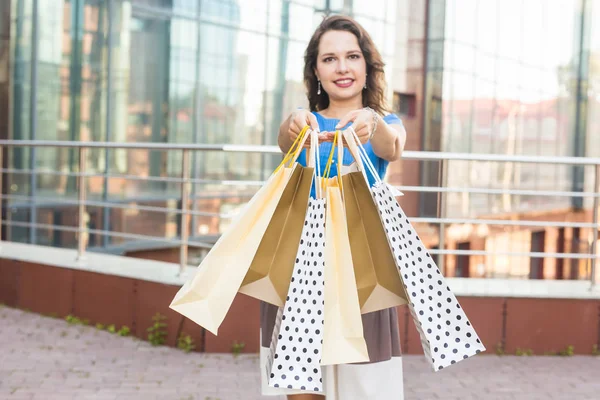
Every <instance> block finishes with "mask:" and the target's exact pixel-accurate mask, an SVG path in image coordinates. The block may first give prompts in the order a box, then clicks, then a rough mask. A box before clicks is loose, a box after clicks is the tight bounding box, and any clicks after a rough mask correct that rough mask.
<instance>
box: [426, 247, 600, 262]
mask: <svg viewBox="0 0 600 400" xmlns="http://www.w3.org/2000/svg"><path fill="white" fill-rule="evenodd" d="M427 251H428V252H429V253H430V254H435V255H456V256H491V255H493V256H510V257H532V258H546V257H547V258H564V259H574V260H591V259H594V258H595V259H600V254H598V255H596V256H593V255H591V254H588V253H585V254H579V253H545V252H525V253H515V252H504V251H499V252H496V251H485V250H438V249H428V250H427Z"/></svg>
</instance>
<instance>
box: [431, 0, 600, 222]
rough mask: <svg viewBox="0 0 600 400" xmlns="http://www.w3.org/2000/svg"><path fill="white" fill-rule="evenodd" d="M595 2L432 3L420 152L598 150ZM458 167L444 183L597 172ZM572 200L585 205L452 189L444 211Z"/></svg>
mask: <svg viewBox="0 0 600 400" xmlns="http://www.w3.org/2000/svg"><path fill="white" fill-rule="evenodd" d="M599 7H600V4H598V1H595V0H557V1H551V2H547V1H543V0H525V1H523V0H490V1H487V0H486V1H477V0H445V1H442V0H433V1H431V2H430V10H429V17H430V23H429V25H428V34H429V36H428V44H429V48H428V52H427V73H428V81H427V85H428V86H427V107H426V115H425V128H424V141H423V144H424V149H425V150H442V151H449V152H458V153H491V154H506V155H532V156H533V155H536V156H598V155H600V142H599V140H598V135H597V134H596V132H597V131H598V123H599V122H600V119H598V112H597V108H598V87H597V86H598V79H599V78H600V76H599V74H600V70H599V69H598V65H599V64H598V62H599V57H600V53H598V42H599V41H600V36H599V30H598V27H596V26H594V25H593V24H592V21H594V20H595V19H594V17H596V18H597V17H598V15H599V12H600V11H599ZM596 25H597V24H596ZM459 164H460V165H459ZM454 166H456V168H452V173H451V174H449V175H448V182H447V184H448V185H449V186H456V187H461V186H462V187H474V188H478V187H483V188H493V189H531V190H565V191H571V190H572V191H581V190H582V189H583V185H584V184H585V183H586V182H585V180H586V176H587V178H593V174H592V173H587V174H585V173H584V172H585V171H584V168H582V167H575V168H574V167H568V166H561V165H556V164H555V165H544V164H526V163H515V164H513V163H497V162H464V163H454ZM435 172H437V171H435ZM434 179H435V178H434ZM429 181H430V182H431V181H432V179H429ZM587 184H588V185H590V186H591V181H589V179H588V182H587ZM571 206H573V207H575V208H581V207H582V206H583V204H582V202H581V199H580V198H577V199H571V198H569V197H562V198H557V197H542V196H520V195H515V196H507V195H495V194H490V195H487V194H471V195H469V194H467V193H454V194H452V195H450V196H449V199H448V207H447V215H448V216H454V217H458V216H471V217H473V216H481V215H498V214H510V213H515V212H528V211H532V210H536V211H540V210H551V209H556V208H568V207H571Z"/></svg>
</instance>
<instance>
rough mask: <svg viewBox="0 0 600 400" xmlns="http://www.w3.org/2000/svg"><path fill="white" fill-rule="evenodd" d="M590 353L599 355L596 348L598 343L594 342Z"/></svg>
mask: <svg viewBox="0 0 600 400" xmlns="http://www.w3.org/2000/svg"><path fill="white" fill-rule="evenodd" d="M592 355H593V356H600V351H599V350H598V345H597V344H595V345H593V346H592Z"/></svg>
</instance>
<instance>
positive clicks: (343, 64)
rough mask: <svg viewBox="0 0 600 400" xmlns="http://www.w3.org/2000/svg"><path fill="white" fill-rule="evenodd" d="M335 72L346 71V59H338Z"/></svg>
mask: <svg viewBox="0 0 600 400" xmlns="http://www.w3.org/2000/svg"><path fill="white" fill-rule="evenodd" d="M337 72H339V73H345V72H348V65H346V61H344V60H340V61H339V62H338V65H337Z"/></svg>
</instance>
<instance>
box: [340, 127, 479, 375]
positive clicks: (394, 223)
mask: <svg viewBox="0 0 600 400" xmlns="http://www.w3.org/2000/svg"><path fill="white" fill-rule="evenodd" d="M352 137H354V139H355V140H354V142H352V141H351V140H348V143H349V146H351V147H353V148H354V151H355V152H361V154H363V156H364V157H363V162H364V164H365V165H366V166H367V169H369V170H370V171H371V173H372V174H374V176H375V179H376V183H375V185H374V186H373V187H372V188H371V192H372V193H373V199H374V201H375V203H376V204H377V207H378V209H379V211H380V218H381V222H382V224H383V225H384V227H385V231H386V236H387V239H388V243H389V246H390V248H391V249H392V252H393V254H394V261H395V263H396V266H397V268H398V271H399V273H400V276H401V278H402V279H403V283H404V286H405V288H406V293H407V295H408V300H409V303H408V306H409V309H410V312H411V315H412V318H413V320H414V323H415V326H416V328H417V331H418V332H419V335H420V338H421V345H422V347H423V351H424V353H425V356H426V358H427V360H428V361H429V363H430V365H431V366H432V368H433V369H434V371H438V370H441V369H443V368H445V367H448V366H450V365H453V364H455V363H457V362H459V361H461V360H464V359H467V358H469V357H471V356H473V355H475V354H478V353H480V352H482V351H485V347H484V346H483V344H482V343H481V340H480V338H479V336H478V335H477V333H476V332H475V329H474V328H473V326H472V325H471V322H470V321H469V319H468V318H467V316H466V315H465V312H464V310H463V309H462V307H461V306H460V304H459V303H458V301H457V299H456V296H455V295H454V294H453V293H452V291H451V290H450V287H449V286H448V285H447V284H446V281H445V279H444V277H443V276H442V274H441V273H440V271H439V269H438V267H437V266H436V264H435V262H434V261H433V259H432V258H431V255H430V254H429V252H428V251H427V249H426V248H425V246H424V245H423V242H422V241H421V239H420V238H419V236H418V235H417V233H416V231H415V229H414V227H413V226H412V225H411V223H410V221H409V220H408V218H407V217H406V214H405V213H404V211H403V210H402V207H400V204H398V202H397V201H396V199H395V198H394V196H393V194H392V192H391V190H390V189H389V187H388V186H387V185H386V184H384V183H383V182H382V181H381V180H380V179H379V176H378V175H377V174H376V172H375V169H374V167H373V165H372V164H371V163H370V160H369V158H368V157H367V156H366V151H365V150H364V148H362V145H361V144H360V141H359V140H358V137H356V135H355V134H352Z"/></svg>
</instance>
